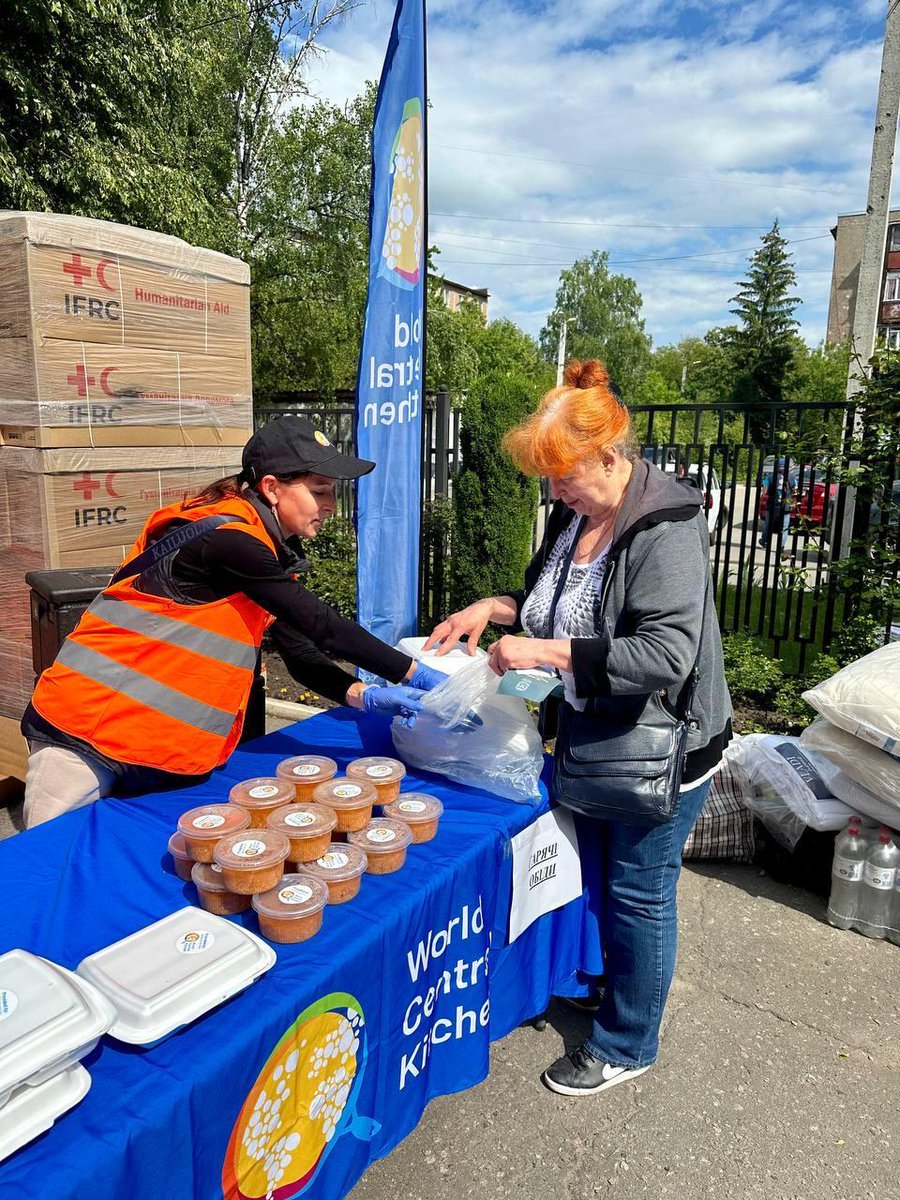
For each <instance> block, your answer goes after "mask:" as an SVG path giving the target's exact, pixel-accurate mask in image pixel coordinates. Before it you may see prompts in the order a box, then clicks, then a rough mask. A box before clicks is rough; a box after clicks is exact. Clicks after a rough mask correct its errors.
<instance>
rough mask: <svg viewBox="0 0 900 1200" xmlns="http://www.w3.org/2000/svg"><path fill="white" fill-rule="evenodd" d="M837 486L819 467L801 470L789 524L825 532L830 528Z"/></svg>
mask: <svg viewBox="0 0 900 1200" xmlns="http://www.w3.org/2000/svg"><path fill="white" fill-rule="evenodd" d="M836 495H837V484H836V483H835V482H834V480H830V479H829V478H828V472H827V471H825V470H823V469H822V468H821V467H810V468H808V469H807V470H805V471H804V470H801V472H800V475H799V477H798V480H797V485H796V495H795V497H794V508H793V510H792V512H791V524H792V525H799V526H800V527H801V528H806V529H814V530H822V531H824V532H827V531H828V530H829V529H830V527H831V516H832V513H833V511H834V500H835V496H836Z"/></svg>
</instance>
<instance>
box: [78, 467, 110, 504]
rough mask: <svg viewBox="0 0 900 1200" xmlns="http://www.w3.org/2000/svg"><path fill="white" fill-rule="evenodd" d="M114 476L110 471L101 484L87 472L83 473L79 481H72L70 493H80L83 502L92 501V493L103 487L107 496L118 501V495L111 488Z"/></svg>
mask: <svg viewBox="0 0 900 1200" xmlns="http://www.w3.org/2000/svg"><path fill="white" fill-rule="evenodd" d="M116 474H117V472H116V471H110V472H109V474H108V475H107V476H106V479H105V481H104V483H103V484H101V483H100V480H99V479H95V478H94V477H93V475H91V473H90V472H89V471H85V472H84V473H83V474H82V476H81V478H80V479H75V480H73V481H72V491H73V492H81V494H82V496H84V498H85V500H92V499H93V497H94V492H97V491H99V490H100V488H101V487H105V488H106V494H107V496H115V497H116V499H118V498H119V493H118V492H117V491H116V489H115V488H114V487H113V481H114V479H115V477H116Z"/></svg>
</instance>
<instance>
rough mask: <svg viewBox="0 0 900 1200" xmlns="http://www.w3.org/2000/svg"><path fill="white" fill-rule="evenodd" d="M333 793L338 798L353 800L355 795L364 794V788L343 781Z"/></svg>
mask: <svg viewBox="0 0 900 1200" xmlns="http://www.w3.org/2000/svg"><path fill="white" fill-rule="evenodd" d="M331 794H332V795H333V796H337V798H338V800H352V799H353V797H354V796H361V795H362V788H361V787H359V786H358V785H357V784H355V783H341V784H338V786H337V787H336V788H335V789H334V791H333V792H332V793H331Z"/></svg>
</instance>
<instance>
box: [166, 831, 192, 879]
mask: <svg viewBox="0 0 900 1200" xmlns="http://www.w3.org/2000/svg"><path fill="white" fill-rule="evenodd" d="M169 854H171V856H172V862H173V863H174V864H175V874H176V875H177V876H178V878H179V879H185V880H188V881H190V878H191V869H192V868H193V866H194V860H193V859H192V858H191V856H190V855H189V854H188V852H187V847H186V846H185V844H184V834H183V833H173V834H172V836H171V837H170V838H169Z"/></svg>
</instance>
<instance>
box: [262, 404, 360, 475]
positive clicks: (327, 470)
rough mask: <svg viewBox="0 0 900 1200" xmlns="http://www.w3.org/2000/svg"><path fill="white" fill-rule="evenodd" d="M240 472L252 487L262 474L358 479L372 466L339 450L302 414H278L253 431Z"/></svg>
mask: <svg viewBox="0 0 900 1200" xmlns="http://www.w3.org/2000/svg"><path fill="white" fill-rule="evenodd" d="M241 465H242V468H243V469H242V471H241V476H242V477H243V478H244V479H246V481H247V482H248V483H249V484H250V486H251V487H254V486H255V485H256V484H257V483H259V481H260V480H261V479H262V477H263V476H264V475H303V474H306V473H307V472H308V473H310V474H315V475H325V476H326V477H327V478H328V479H359V477H360V475H368V474H369V472H370V471H374V470H375V464H374V463H373V462H369V461H368V459H365V458H354V456H353V455H352V454H342V453H341V452H340V450H338V449H337V447H336V446H333V445H332V444H331V442H329V440H328V438H327V437H326V436H325V434H324V433H322V431H321V430H319V429H314V428H313V427H312V425H311V424H310V423H309V421H307V420H305V419H304V418H303V417H295V416H291V415H288V416H285V417H277V418H276V419H275V420H274V421H267V422H266V424H265V425H263V426H262V427H261V428H260V429H258V430H257V431H256V433H254V435H253V437H252V438H251V439H250V441H249V442H248V443H247V444H246V446H245V447H244V453H243V454H242V455H241Z"/></svg>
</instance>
